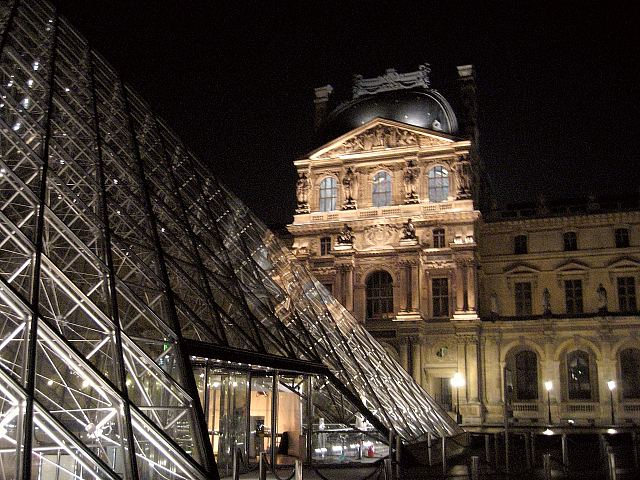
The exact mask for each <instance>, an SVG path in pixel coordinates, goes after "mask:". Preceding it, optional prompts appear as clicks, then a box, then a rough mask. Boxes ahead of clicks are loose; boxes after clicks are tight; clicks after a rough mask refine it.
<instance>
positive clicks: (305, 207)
mask: <svg viewBox="0 0 640 480" xmlns="http://www.w3.org/2000/svg"><path fill="white" fill-rule="evenodd" d="M296 198H297V200H298V207H297V208H296V213H309V211H310V210H309V179H308V178H307V175H306V174H305V173H304V172H303V173H301V174H300V176H299V177H298V181H297V182H296Z"/></svg>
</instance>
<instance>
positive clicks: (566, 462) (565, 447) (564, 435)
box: [562, 433, 569, 470]
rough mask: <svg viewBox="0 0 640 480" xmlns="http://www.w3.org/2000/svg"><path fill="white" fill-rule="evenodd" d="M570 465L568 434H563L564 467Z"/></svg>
mask: <svg viewBox="0 0 640 480" xmlns="http://www.w3.org/2000/svg"><path fill="white" fill-rule="evenodd" d="M568 466H569V448H568V447H567V434H566V433H563V434H562V468H564V469H565V470H566V469H567V467H568Z"/></svg>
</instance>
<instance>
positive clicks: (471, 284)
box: [466, 263, 477, 311]
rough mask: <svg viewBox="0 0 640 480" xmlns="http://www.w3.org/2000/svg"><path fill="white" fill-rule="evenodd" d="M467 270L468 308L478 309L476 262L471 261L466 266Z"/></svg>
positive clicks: (471, 309)
mask: <svg viewBox="0 0 640 480" xmlns="http://www.w3.org/2000/svg"><path fill="white" fill-rule="evenodd" d="M466 270H467V309H468V310H470V311H476V310H477V304H476V291H477V289H476V269H475V264H473V263H471V264H470V265H467V266H466Z"/></svg>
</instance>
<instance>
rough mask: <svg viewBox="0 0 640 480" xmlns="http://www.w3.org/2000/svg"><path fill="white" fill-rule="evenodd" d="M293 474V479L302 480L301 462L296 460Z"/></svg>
mask: <svg viewBox="0 0 640 480" xmlns="http://www.w3.org/2000/svg"><path fill="white" fill-rule="evenodd" d="M295 472H296V473H295V475H294V478H295V479H296V480H302V460H299V459H296V465H295Z"/></svg>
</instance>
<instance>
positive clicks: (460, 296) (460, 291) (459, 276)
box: [455, 264, 465, 312]
mask: <svg viewBox="0 0 640 480" xmlns="http://www.w3.org/2000/svg"><path fill="white" fill-rule="evenodd" d="M455 280H456V285H455V291H456V312H463V311H464V304H465V301H464V284H465V281H464V270H463V267H462V265H459V264H456V275H455Z"/></svg>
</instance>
